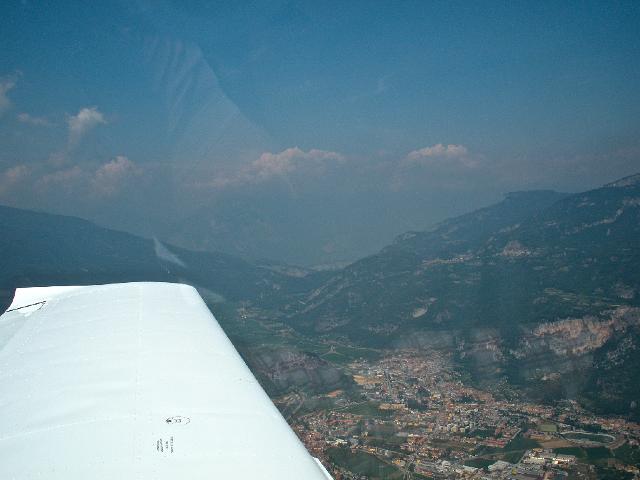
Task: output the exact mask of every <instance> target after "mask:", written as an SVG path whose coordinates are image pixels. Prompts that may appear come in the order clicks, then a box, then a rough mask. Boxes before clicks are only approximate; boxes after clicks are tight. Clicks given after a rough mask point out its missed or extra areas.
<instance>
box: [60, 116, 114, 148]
mask: <svg viewBox="0 0 640 480" xmlns="http://www.w3.org/2000/svg"><path fill="white" fill-rule="evenodd" d="M67 123H68V124H69V144H70V145H76V144H77V143H78V142H79V141H80V140H81V139H82V137H83V136H84V135H85V134H86V133H87V132H88V131H90V130H92V129H93V128H95V127H97V126H98V125H100V124H106V123H107V121H106V120H105V118H104V115H103V114H102V113H101V112H100V111H99V110H98V108H97V107H85V108H81V109H80V111H79V112H78V113H77V114H76V115H72V116H70V117H69V118H68V120H67Z"/></svg>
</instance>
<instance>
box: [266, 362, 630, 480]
mask: <svg viewBox="0 0 640 480" xmlns="http://www.w3.org/2000/svg"><path fill="white" fill-rule="evenodd" d="M344 368H345V370H346V371H347V372H348V373H349V375H351V377H352V379H353V388H352V389H350V390H349V391H346V390H335V391H331V392H329V393H326V394H322V395H315V396H313V397H312V398H309V397H308V396H307V397H306V398H305V395H304V394H303V393H299V392H290V393H288V394H286V395H283V396H281V397H279V398H277V399H276V403H277V404H278V406H279V407H280V409H281V410H282V411H283V412H284V413H285V415H286V416H287V417H288V418H287V419H288V421H289V422H290V424H292V426H293V428H294V429H295V431H296V432H297V434H298V436H299V437H300V439H301V440H302V441H303V443H304V444H305V445H306V447H307V448H308V449H309V450H310V451H311V452H312V453H313V455H314V456H316V457H318V458H319V459H321V460H322V462H323V463H324V464H325V465H326V466H327V468H328V469H329V470H330V471H331V473H332V474H333V475H334V478H336V479H368V478H390V479H393V478H398V479H410V478H412V479H425V478H434V479H449V478H469V479H522V480H534V479H601V478H604V479H608V478H611V479H627V478H628V479H631V478H636V479H637V478H640V471H639V469H638V465H639V464H640V448H639V443H638V441H639V439H640V425H639V424H637V423H633V422H630V421H628V420H626V419H623V418H619V417H603V416H597V415H594V414H592V413H590V412H588V411H586V410H585V409H583V408H582V407H581V406H580V405H579V404H578V403H577V402H575V401H561V402H558V403H556V404H553V405H541V404H533V403H529V402H527V401H524V400H513V399H511V398H510V399H508V400H505V396H504V395H502V394H501V393H499V392H497V391H494V392H491V391H486V390H480V389H477V388H473V387H472V386H470V385H468V383H469V382H464V381H463V378H462V376H461V375H460V374H459V373H458V372H457V371H456V370H455V369H454V368H452V367H451V364H450V362H449V359H448V357H447V354H445V353H442V352H440V353H438V352H430V354H429V355H428V356H426V355H424V354H420V353H418V352H410V351H402V352H394V353H389V354H388V355H386V356H383V357H382V358H378V359H375V360H371V359H369V360H367V359H362V358H361V359H357V360H353V361H351V362H349V363H347V364H346V365H345V366H344ZM287 412H288V413H287Z"/></svg>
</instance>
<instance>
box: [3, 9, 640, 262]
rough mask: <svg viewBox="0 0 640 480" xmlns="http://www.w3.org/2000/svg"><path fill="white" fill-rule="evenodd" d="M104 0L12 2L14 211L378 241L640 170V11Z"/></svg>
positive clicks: (8, 182) (9, 122) (8, 183)
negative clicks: (245, 213)
mask: <svg viewBox="0 0 640 480" xmlns="http://www.w3.org/2000/svg"><path fill="white" fill-rule="evenodd" d="M91 3H96V5H90V4H87V3H85V2H32V1H29V0H25V1H22V2H5V4H3V6H2V7H0V9H1V11H0V13H1V14H2V15H1V18H2V20H0V21H1V22H2V28H1V29H0V39H1V44H2V51H3V55H2V56H0V146H1V148H0V201H1V202H2V203H6V204H10V205H15V206H24V207H29V208H40V209H48V210H52V211H56V212H63V213H72V214H78V215H82V216H85V217H89V218H93V219H96V220H98V221H100V222H102V223H106V224H109V225H113V226H118V227H121V228H128V229H133V230H136V229H138V230H139V231H140V232H141V233H145V234H152V233H154V232H158V233H159V234H162V235H164V236H168V237H169V238H173V237H172V234H171V233H170V232H169V230H170V228H169V227H167V226H166V224H167V218H171V219H172V225H177V224H179V223H180V221H181V220H184V219H187V218H189V217H190V216H192V215H194V214H195V213H196V212H197V211H199V209H202V208H205V209H208V210H215V208H214V207H213V206H214V205H220V204H223V206H224V208H223V210H224V214H223V213H222V212H221V213H220V215H221V216H222V217H224V218H228V217H233V216H234V215H233V211H231V212H229V211H228V209H229V208H231V207H229V205H230V204H238V205H246V204H247V202H254V203H256V204H257V205H258V206H259V208H258V209H257V210H258V213H256V214H255V215H254V217H255V218H253V217H252V218H253V220H247V222H248V223H251V222H254V223H255V222H258V223H260V222H262V224H270V225H272V226H273V228H272V229H271V230H275V231H280V230H282V232H285V231H287V229H291V228H293V226H294V225H293V224H290V222H288V220H287V218H288V216H287V214H285V213H283V211H284V212H290V217H291V218H296V219H297V220H296V224H299V221H300V219H306V220H305V221H306V222H311V220H309V219H315V220H314V221H315V222H317V224H313V225H316V226H315V228H316V229H324V230H330V231H332V232H333V234H332V235H333V236H334V237H336V238H338V237H340V236H341V235H343V231H344V230H345V229H349V228H351V229H353V230H358V232H360V231H362V232H364V233H358V235H365V234H366V233H367V231H368V232H369V236H371V235H372V234H373V233H374V232H375V235H376V237H377V238H380V242H383V240H384V241H388V240H389V239H390V238H392V237H393V235H395V234H398V233H400V232H401V231H402V230H404V229H409V228H424V227H425V226H427V225H428V224H430V223H432V222H433V221H436V220H438V219H441V218H444V217H446V216H448V215H452V214H455V213H460V212H463V211H466V210H468V209H469V208H472V207H474V206H477V205H478V204H482V203H488V202H490V201H493V200H496V199H498V198H499V197H500V195H501V193H504V192H506V191H510V190H517V189H528V188H554V189H558V190H572V191H576V190H581V189H586V188H591V187H594V186H597V185H600V184H602V183H605V182H607V181H610V180H613V179H615V178H617V177H619V176H624V175H628V174H631V173H634V172H636V171H638V170H640V141H639V140H638V139H640V90H639V89H638V88H637V86H638V85H640V34H639V33H638V32H639V30H640V29H638V25H639V21H640V4H638V3H637V2H371V1H367V2H251V3H239V2H189V1H187V2H177V1H176V2H145V1H137V2H127V3H124V2H91ZM97 3H100V4H99V5H97ZM78 198H82V199H83V201H82V202H78V201H77V199H78ZM372 202H374V203H375V204H377V205H378V204H379V208H380V210H381V211H382V212H386V213H383V214H381V215H373V216H374V217H375V219H376V220H375V221H373V220H371V221H370V222H369V223H362V224H359V223H358V222H359V221H360V220H359V219H360V218H363V217H367V215H362V212H363V211H366V205H369V204H371V203H372ZM123 205H127V206H128V207H127V211H126V212H123ZM301 205H307V206H306V207H305V208H302V207H301ZM324 205H328V207H326V208H325V207H324ZM349 206H351V207H353V208H352V209H353V211H354V212H360V213H353V214H348V213H345V211H348V210H349V208H345V207H349ZM238 208H240V207H238ZM242 208H245V207H242ZM334 209H335V210H334ZM291 212H295V213H291ZM379 217H382V218H379ZM385 219H386V220H385ZM214 220H215V219H214ZM212 221H213V220H212ZM354 222H355V223H354ZM371 222H373V223H376V225H372V223H371ZM214 223H215V221H214ZM275 225H280V226H279V227H275ZM313 225H312V223H309V228H312V227H313ZM354 225H357V228H356V227H354ZM176 228H178V227H176ZM234 228H235V227H234V226H233V225H230V226H228V228H227V227H225V232H227V231H231V233H228V232H227V233H225V235H228V236H230V237H233V236H234V234H233V230H234ZM163 229H164V230H163ZM180 229H181V230H184V227H180ZM279 229H280V230H279ZM367 229H369V230H367ZM267 230H269V229H267ZM251 231H252V232H254V233H255V231H254V230H251ZM167 232H169V233H167ZM352 233H353V232H352ZM181 235H182V237H185V236H188V234H187V233H184V232H183V233H182V234H181ZM282 235H284V233H283V234H282ZM349 235H351V234H349ZM354 235H355V234H354ZM202 236H206V232H204V233H202ZM352 236H353V235H352ZM356 236H357V235H356ZM327 238H328V240H327V241H328V242H329V243H331V238H332V237H331V235H329V236H328V237H327ZM229 241H231V240H229ZM345 242H346V243H349V242H351V244H353V245H357V242H356V240H353V239H352V240H349V241H346V240H345ZM186 243H188V242H186ZM334 243H335V242H334ZM338 243H340V242H338ZM380 246H381V245H380ZM350 248H351V250H353V248H355V247H353V248H352V247H350ZM363 248H365V247H363ZM367 248H368V249H372V248H374V247H373V246H369V247H366V248H365V249H367ZM350 255H352V254H350Z"/></svg>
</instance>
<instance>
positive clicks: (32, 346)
mask: <svg viewBox="0 0 640 480" xmlns="http://www.w3.org/2000/svg"><path fill="white" fill-rule="evenodd" d="M0 478H1V479H3V480H5V479H20V480H28V479H64V480H86V479H109V480H125V479H126V480H129V479H131V480H135V479H144V480H146V479H154V480H155V479H172V480H175V479H187V480H188V479H207V480H212V479H216V480H217V479H226V478H238V479H249V478H256V479H296V480H301V479H311V480H314V479H318V480H319V479H323V480H326V479H327V478H331V477H330V476H329V474H328V473H327V472H326V470H324V468H323V467H322V465H321V464H320V463H319V462H317V461H316V460H315V459H314V458H313V457H312V456H310V455H309V453H308V452H307V451H306V449H305V448H304V446H303V445H302V443H300V441H299V440H298V438H297V437H296V435H295V434H294V432H293V431H292V430H291V429H290V428H289V426H288V425H287V423H286V422H285V420H284V419H283V418H282V416H281V415H280V413H279V412H278V410H277V409H276V408H275V406H274V405H273V403H271V401H270V399H269V398H268V397H267V395H266V394H265V392H264V391H263V390H262V388H261V387H260V385H259V384H258V383H257V381H256V379H255V378H254V377H253V375H252V374H251V372H250V371H249V369H248V368H247V366H246V365H245V363H244V361H243V360H242V359H241V357H240V355H239V354H238V353H237V352H236V350H235V348H234V347H233V345H232V344H231V342H230V341H229V339H228V338H227V336H226V335H225V333H224V332H223V331H222V329H221V328H220V326H219V325H218V323H217V322H216V320H215V318H214V317H213V316H212V315H211V313H210V312H209V310H208V309H207V307H206V305H205V304H204V303H203V301H202V300H201V298H200V296H199V295H198V293H197V292H196V291H195V290H194V289H193V288H192V287H189V286H186V285H177V284H166V283H127V284H114V285H100V286H88V287H45V288H29V289H18V290H17V291H16V295H15V298H14V301H13V303H12V304H11V307H9V310H7V312H6V313H5V314H4V315H2V316H1V317H0Z"/></svg>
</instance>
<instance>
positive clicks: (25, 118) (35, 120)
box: [18, 113, 51, 127]
mask: <svg viewBox="0 0 640 480" xmlns="http://www.w3.org/2000/svg"><path fill="white" fill-rule="evenodd" d="M18 121H19V122H21V123H28V124H29V125H35V126H38V127H49V126H51V122H50V121H49V120H47V119H46V118H44V117H36V116H34V115H29V114H28V113H19V114H18Z"/></svg>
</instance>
